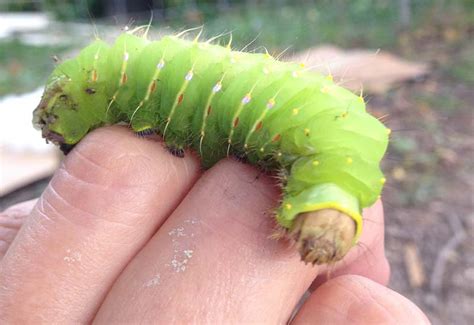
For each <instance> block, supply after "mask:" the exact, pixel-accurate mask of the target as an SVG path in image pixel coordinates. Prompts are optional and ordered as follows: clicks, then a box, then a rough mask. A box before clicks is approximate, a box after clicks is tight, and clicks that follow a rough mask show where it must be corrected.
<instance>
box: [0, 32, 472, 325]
mask: <svg viewBox="0 0 474 325" xmlns="http://www.w3.org/2000/svg"><path fill="white" fill-rule="evenodd" d="M469 33H470V34H469V35H471V36H472V31H470V32H469ZM446 37H452V35H447V36H446ZM412 41H413V40H412ZM415 42H416V40H415ZM445 43H446V42H443V44H445ZM447 43H449V42H447ZM411 44H413V43H411ZM438 44H439V43H438V42H437V40H436V39H433V40H430V41H429V42H421V43H420V44H419V46H417V47H416V48H413V47H410V48H408V49H407V50H406V51H405V53H402V54H403V55H404V56H408V57H410V56H412V57H423V58H424V61H425V62H428V63H429V64H430V66H431V73H430V74H429V75H428V76H426V77H424V78H422V79H421V80H416V81H413V82H409V83H405V84H402V85H400V86H399V87H397V88H396V89H393V90H391V91H389V92H388V93H386V94H383V95H377V96H370V95H369V96H368V97H367V99H368V102H369V110H370V111H371V112H372V113H373V114H375V115H376V116H378V117H380V118H381V119H382V120H383V121H384V122H385V123H386V124H387V125H388V126H389V127H390V128H391V129H392V130H393V132H392V136H391V137H392V141H391V145H390V148H389V153H388V155H387V158H386V159H385V161H384V166H383V169H384V171H385V172H386V174H387V179H388V182H387V187H386V189H385V191H384V194H383V200H384V204H385V211H386V249H387V255H388V259H389V261H390V264H391V267H392V276H391V282H390V286H391V287H392V288H393V289H395V290H396V291H398V292H400V293H401V294H403V295H405V296H406V297H408V298H409V299H411V300H413V301H414V302H415V303H416V304H418V305H419V306H420V307H421V308H422V309H423V310H424V311H425V312H426V313H427V314H428V316H429V318H430V319H431V321H432V322H433V323H434V324H446V323H450V324H472V323H474V308H473V306H474V203H473V202H474V194H473V193H474V134H473V130H474V125H473V124H474V115H473V114H474V113H473V104H474V92H473V91H472V90H473V87H474V84H473V79H472V78H473V74H474V69H473V68H474V64H473V63H472V56H473V55H472V53H474V48H473V47H472V46H469V45H466V43H462V42H456V41H453V42H452V43H451V44H448V45H447V46H444V45H443V46H439V45H438ZM460 44H461V45H460ZM463 44H464V45H463ZM402 52H403V51H402ZM466 53H467V54H466ZM469 53H470V54H469ZM466 57H467V59H466ZM466 60H467V61H466ZM469 60H471V61H469ZM46 184H47V180H43V181H40V182H38V183H36V184H34V185H32V186H29V187H27V188H24V189H22V190H19V191H17V192H15V193H11V194H9V195H7V196H4V197H3V198H0V209H4V208H6V207H7V206H9V205H11V204H13V203H15V202H19V201H22V200H25V199H29V198H33V197H37V196H38V195H39V194H40V193H41V190H42V189H43V188H44V186H45V185H46Z"/></svg>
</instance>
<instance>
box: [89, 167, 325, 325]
mask: <svg viewBox="0 0 474 325" xmlns="http://www.w3.org/2000/svg"><path fill="white" fill-rule="evenodd" d="M256 175H258V171H256V170H255V169H254V168H252V167H250V166H246V165H244V164H240V163H237V162H233V161H229V160H228V161H223V162H221V163H219V164H217V165H216V166H215V167H213V168H212V169H211V170H209V171H208V172H206V174H205V175H204V176H203V177H202V178H201V179H200V180H199V181H198V182H197V183H196V185H195V186H194V187H193V189H192V190H191V191H190V192H189V194H188V195H187V196H186V198H185V199H184V200H183V202H182V203H181V204H180V206H179V207H178V208H177V209H176V210H175V211H174V212H173V214H172V215H171V216H170V218H168V220H167V221H166V223H165V224H164V225H163V226H162V227H161V228H160V230H159V231H158V232H157V233H156V234H155V236H154V237H153V238H152V239H151V240H150V242H149V243H147V245H146V246H145V248H144V249H143V250H142V251H141V252H140V253H139V254H138V255H137V257H136V258H135V259H134V260H133V261H132V262H131V263H130V264H129V265H128V266H127V268H126V270H125V271H124V272H123V273H122V274H121V276H120V278H119V279H118V281H117V282H116V283H115V284H114V287H113V288H112V290H111V291H110V293H109V295H108V296H107V298H106V300H105V302H104V304H103V305H102V306H101V309H100V311H99V313H98V315H97V317H96V319H95V322H97V323H115V322H126V323H127V322H128V323H157V324H161V323H163V324H167V323H169V322H171V323H183V324H185V323H211V324H221V323H237V322H239V323H247V322H256V323H270V324H275V323H283V322H286V320H287V319H288V318H289V316H290V314H291V312H292V310H293V308H294V306H295V305H296V303H297V302H298V300H299V298H300V297H301V295H302V294H303V292H304V291H305V290H306V289H307V288H308V286H309V285H310V283H311V282H312V280H313V279H314V276H315V274H316V273H317V270H318V268H317V267H314V268H313V267H312V266H305V264H304V263H302V262H301V261H300V257H299V255H298V253H297V252H296V250H295V249H294V248H293V247H288V245H286V244H285V243H284V242H281V241H280V242H279V241H276V240H274V239H271V238H269V236H270V234H271V233H272V231H273V229H274V220H273V213H272V212H270V210H271V209H272V208H274V207H275V205H276V204H277V199H278V191H277V189H276V186H275V184H274V183H273V182H271V181H270V179H269V177H266V176H264V175H262V176H260V177H259V178H258V179H256V177H255V176H256Z"/></svg>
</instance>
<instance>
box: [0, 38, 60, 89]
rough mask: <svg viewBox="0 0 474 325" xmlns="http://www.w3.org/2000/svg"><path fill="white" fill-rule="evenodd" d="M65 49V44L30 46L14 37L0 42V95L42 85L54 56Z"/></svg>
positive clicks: (52, 66) (51, 67) (52, 63)
mask: <svg viewBox="0 0 474 325" xmlns="http://www.w3.org/2000/svg"><path fill="white" fill-rule="evenodd" d="M65 50H66V47H65V46H31V45H26V44H23V43H21V42H20V41H19V40H16V39H13V40H2V41H0V96H3V95H6V94H19V93H23V92H27V91H31V90H33V89H35V88H36V87H38V86H39V85H41V84H44V82H45V81H46V78H47V77H48V75H49V74H50V73H51V71H52V69H53V68H54V62H53V59H52V57H53V55H60V54H61V53H63V52H64V51H65Z"/></svg>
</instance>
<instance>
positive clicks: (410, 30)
mask: <svg viewBox="0 0 474 325" xmlns="http://www.w3.org/2000/svg"><path fill="white" fill-rule="evenodd" d="M151 15H153V29H152V30H153V32H152V38H153V39H159V35H162V34H166V33H176V32H179V31H182V30H184V29H186V28H190V27H196V26H200V25H203V26H204V35H205V36H204V37H207V38H209V37H211V36H215V35H218V34H221V33H226V32H232V35H233V39H234V42H233V46H234V47H235V48H236V49H239V48H243V47H245V46H247V50H249V51H255V52H263V51H265V49H266V50H268V52H269V53H271V54H273V55H281V56H282V57H283V59H284V60H297V61H301V62H304V63H305V64H306V65H307V66H314V67H315V70H319V71H321V72H323V73H325V74H328V73H331V74H333V75H334V77H335V79H336V80H337V81H338V82H339V83H341V84H342V85H345V86H347V87H349V88H351V89H352V90H353V91H354V92H357V93H359V92H361V91H362V90H363V93H364V96H365V98H366V100H367V102H368V110H369V111H370V112H371V113H373V114H374V115H376V116H378V117H380V118H381V119H382V120H383V121H384V122H385V123H386V124H387V125H388V127H390V128H391V129H392V130H393V133H392V141H391V143H390V148H389V153H388V155H387V158H386V159H385V161H384V164H383V169H384V171H385V173H386V174H387V179H388V182H387V187H386V189H385V191H384V195H383V199H384V204H385V211H386V248H387V255H388V259H389V261H390V263H391V266H392V276H391V282H390V286H391V287H392V288H393V289H395V290H396V291H398V292H400V293H402V294H403V295H405V296H407V297H408V298H410V299H411V300H413V301H414V302H415V303H417V304H418V305H419V306H420V307H421V308H422V309H423V310H424V311H425V312H426V313H427V314H428V316H429V317H430V319H431V320H432V322H433V323H434V324H446V323H450V324H451V323H452V324H473V323H474V235H473V230H474V208H473V207H474V204H473V201H474V194H473V193H474V191H473V190H474V154H473V153H474V150H473V149H474V134H473V133H474V131H473V130H474V125H473V124H474V115H473V109H474V108H473V105H474V37H473V36H474V1H472V0H450V1H448V0H392V1H388V0H352V1H343V0H314V1H302V0H293V1H290V0H255V1H251V0H194V1H184V0H134V1H132V0H87V1H86V0H75V1H72V0H70V1H60V0H32V1H27V0H24V1H9V0H0V155H1V156H0V210H3V209H4V208H6V207H8V206H10V205H12V204H14V203H16V202H20V201H23V200H26V199H31V198H35V197H38V196H39V195H40V193H41V191H42V190H43V188H44V187H45V186H46V184H47V182H48V180H49V178H50V176H51V174H52V173H53V172H54V170H55V169H56V168H57V166H58V162H59V161H60V159H61V156H60V154H59V153H58V151H57V149H56V148H54V147H52V146H49V145H46V144H45V143H44V140H42V139H41V136H40V134H39V132H38V131H35V130H34V129H33V127H32V126H31V112H32V110H33V109H34V108H35V106H36V105H37V104H38V102H39V100H40V96H41V91H42V86H43V85H44V82H45V80H46V77H47V76H48V74H49V73H50V72H51V71H52V69H53V67H54V64H55V61H57V60H64V59H67V58H70V57H74V55H75V54H77V51H78V50H79V49H80V48H81V47H83V46H84V45H86V44H87V43H88V42H90V41H91V40H93V39H94V35H95V34H97V33H98V34H99V35H100V37H101V38H102V39H106V40H110V41H112V40H113V39H114V37H115V36H116V35H118V34H119V33H121V32H122V31H123V30H124V29H125V28H126V26H128V27H133V26H137V25H142V24H146V23H147V22H148V21H149V19H150V16H151ZM224 38H225V37H224ZM360 263H366V261H364V260H361V261H360Z"/></svg>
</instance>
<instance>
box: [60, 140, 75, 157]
mask: <svg viewBox="0 0 474 325" xmlns="http://www.w3.org/2000/svg"><path fill="white" fill-rule="evenodd" d="M75 146H76V145H75V144H67V143H61V144H60V145H59V150H61V151H62V152H63V154H64V155H65V156H66V155H67V154H68V153H70V152H71V150H72V149H74V147H75Z"/></svg>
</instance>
